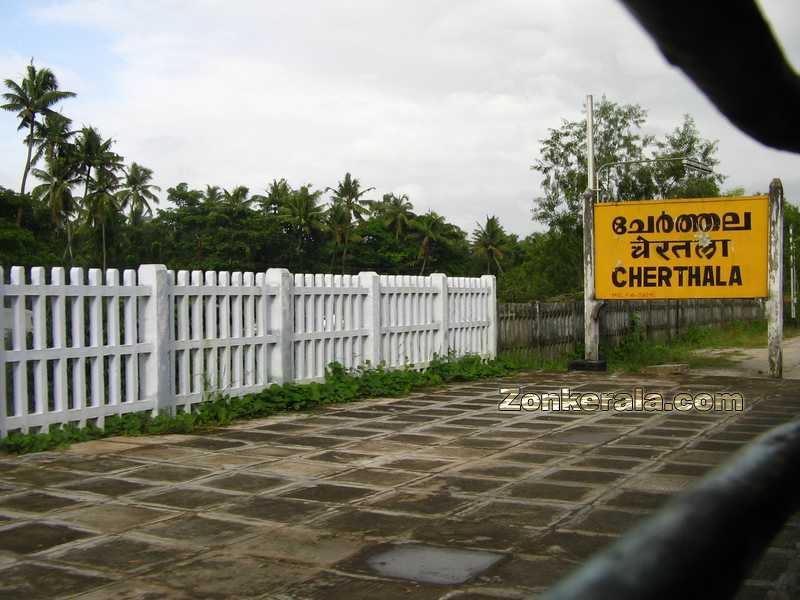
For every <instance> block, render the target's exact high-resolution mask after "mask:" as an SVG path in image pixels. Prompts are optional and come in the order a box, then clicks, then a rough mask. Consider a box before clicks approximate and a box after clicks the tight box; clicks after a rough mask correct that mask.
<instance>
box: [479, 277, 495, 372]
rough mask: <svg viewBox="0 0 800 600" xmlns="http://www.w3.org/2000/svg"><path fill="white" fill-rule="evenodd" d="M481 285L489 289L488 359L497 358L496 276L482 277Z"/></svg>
mask: <svg viewBox="0 0 800 600" xmlns="http://www.w3.org/2000/svg"><path fill="white" fill-rule="evenodd" d="M481 285H483V286H484V287H487V288H489V298H488V302H487V311H488V314H487V315H486V316H487V317H488V320H489V328H488V329H489V331H488V335H489V339H488V344H487V347H486V354H487V357H488V358H496V357H497V279H496V278H495V276H494V275H481Z"/></svg>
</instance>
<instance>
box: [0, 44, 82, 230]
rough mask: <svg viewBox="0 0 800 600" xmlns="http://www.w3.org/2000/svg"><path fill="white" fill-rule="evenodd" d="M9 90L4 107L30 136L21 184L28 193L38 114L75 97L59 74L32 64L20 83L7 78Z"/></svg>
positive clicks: (22, 188) (28, 136) (20, 221)
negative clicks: (60, 81) (61, 82)
mask: <svg viewBox="0 0 800 600" xmlns="http://www.w3.org/2000/svg"><path fill="white" fill-rule="evenodd" d="M5 85H6V88H7V89H8V91H7V92H5V93H4V94H3V99H4V100H5V101H6V103H5V104H2V105H0V108H2V109H3V110H9V111H13V112H16V113H17V118H18V119H19V127H18V128H17V129H19V130H22V129H26V128H27V129H28V135H27V136H26V137H25V143H26V144H27V146H28V156H27V158H26V159H25V168H24V169H23V171H22V183H21V184H20V192H19V193H20V195H22V196H24V195H25V183H26V181H27V179H28V173H29V172H30V169H31V160H32V155H33V144H34V141H35V134H34V131H35V128H36V123H37V121H36V117H37V116H38V115H45V116H47V115H49V114H52V113H53V112H55V111H53V109H52V108H51V107H52V106H53V105H54V104H56V103H57V102H60V101H61V100H64V99H65V98H71V97H73V96H75V94H74V93H73V92H67V91H64V90H59V89H58V81H57V80H56V76H55V75H54V74H53V72H52V71H51V70H50V69H46V68H45V69H37V68H36V67H35V66H34V65H33V60H31V64H29V65H28V67H27V75H26V77H25V78H24V79H23V80H22V81H21V82H20V83H17V82H16V81H13V80H11V79H6V80H5ZM20 223H22V205H21V204H20V207H19V208H18V209H17V225H19V224H20Z"/></svg>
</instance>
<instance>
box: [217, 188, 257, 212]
mask: <svg viewBox="0 0 800 600" xmlns="http://www.w3.org/2000/svg"><path fill="white" fill-rule="evenodd" d="M249 196H250V188H248V187H246V186H244V185H237V186H236V187H235V188H233V189H232V190H230V191H228V190H223V201H224V202H225V204H226V205H227V206H228V207H229V208H233V209H243V208H250V204H251V203H252V202H253V200H252V198H249Z"/></svg>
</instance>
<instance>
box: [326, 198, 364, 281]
mask: <svg viewBox="0 0 800 600" xmlns="http://www.w3.org/2000/svg"><path fill="white" fill-rule="evenodd" d="M327 217H328V218H327V227H328V230H329V231H330V232H331V234H332V235H333V244H334V246H335V247H339V248H341V249H342V275H344V273H345V269H346V266H347V251H348V249H349V247H350V242H358V241H359V240H360V239H361V236H359V235H358V234H357V233H356V232H355V229H354V228H353V222H352V220H351V219H350V212H349V211H348V210H347V208H346V207H345V206H344V204H342V203H341V202H336V203H334V205H333V206H331V208H330V209H329V210H328V214H327ZM335 259H336V252H334V253H333V256H332V258H331V270H333V261H334V260H335Z"/></svg>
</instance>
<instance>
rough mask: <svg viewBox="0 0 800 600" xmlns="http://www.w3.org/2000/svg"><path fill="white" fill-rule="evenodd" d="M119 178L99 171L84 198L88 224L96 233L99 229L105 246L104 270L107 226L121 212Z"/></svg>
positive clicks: (102, 170)
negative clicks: (118, 197)
mask: <svg viewBox="0 0 800 600" xmlns="http://www.w3.org/2000/svg"><path fill="white" fill-rule="evenodd" d="M118 189H119V178H118V177H117V176H116V175H115V174H114V172H113V171H111V170H108V169H103V168H101V169H98V170H97V172H96V175H95V179H94V182H93V183H92V189H91V192H90V193H89V194H88V195H87V196H84V199H83V211H84V217H85V219H86V223H87V224H88V225H89V227H91V228H92V229H94V230H95V231H96V230H97V229H98V228H99V229H100V232H101V236H102V244H103V269H105V268H106V262H107V261H106V254H107V252H106V225H107V224H108V221H109V219H111V218H112V216H113V215H114V213H117V212H119V211H120V206H119V200H118V199H117V191H118Z"/></svg>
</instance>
